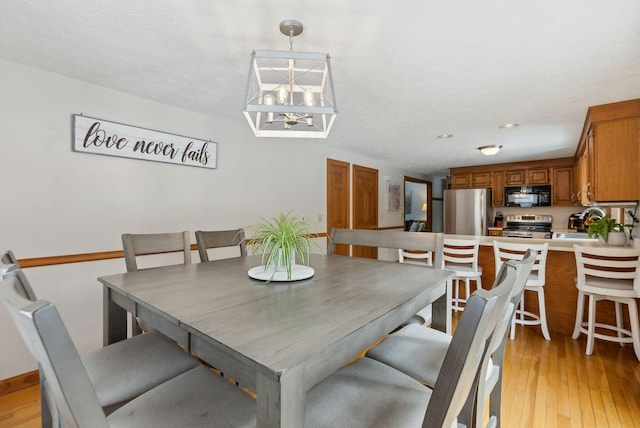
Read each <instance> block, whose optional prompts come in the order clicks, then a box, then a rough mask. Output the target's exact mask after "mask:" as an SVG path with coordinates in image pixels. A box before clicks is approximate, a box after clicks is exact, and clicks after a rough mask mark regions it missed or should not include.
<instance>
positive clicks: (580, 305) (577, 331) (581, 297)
mask: <svg viewBox="0 0 640 428" xmlns="http://www.w3.org/2000/svg"><path fill="white" fill-rule="evenodd" d="M583 314H584V293H583V292H582V291H578V308H577V309H576V324H575V325H574V327H573V334H572V335H571V338H572V339H577V338H578V337H580V329H581V328H582V322H583V321H582V317H583Z"/></svg>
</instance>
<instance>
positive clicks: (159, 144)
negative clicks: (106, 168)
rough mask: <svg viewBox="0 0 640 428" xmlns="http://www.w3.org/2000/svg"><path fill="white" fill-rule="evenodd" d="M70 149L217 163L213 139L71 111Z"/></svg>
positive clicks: (177, 161)
mask: <svg viewBox="0 0 640 428" xmlns="http://www.w3.org/2000/svg"><path fill="white" fill-rule="evenodd" d="M73 150H74V151H76V152H85V153H96V154H101V155H109V156H118V157H123V158H133V159H144V160H151V161H156V162H166V163H173V164H178V165H189V166H198V167H201V168H213V169H215V168H216V166H217V143H213V142H211V141H205V140H198V139H195V138H189V137H184V136H182V135H175V134H168V133H166V132H160V131H153V130H151V129H145V128H138V127H136V126H130V125H123V124H122V123H116V122H110V121H107V120H102V119H95V118H92V117H87V116H81V115H77V114H74V115H73Z"/></svg>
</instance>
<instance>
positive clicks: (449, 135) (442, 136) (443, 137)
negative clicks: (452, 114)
mask: <svg viewBox="0 0 640 428" xmlns="http://www.w3.org/2000/svg"><path fill="white" fill-rule="evenodd" d="M451 137H453V134H440V135H438V136H437V137H436V138H440V139H443V140H444V139H447V138H451Z"/></svg>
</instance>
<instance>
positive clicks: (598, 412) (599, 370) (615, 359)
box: [0, 327, 640, 428]
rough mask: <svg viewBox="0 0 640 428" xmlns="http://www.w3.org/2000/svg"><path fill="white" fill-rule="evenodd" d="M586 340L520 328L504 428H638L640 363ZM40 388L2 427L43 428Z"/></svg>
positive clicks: (1, 414) (4, 403) (4, 404)
mask: <svg viewBox="0 0 640 428" xmlns="http://www.w3.org/2000/svg"><path fill="white" fill-rule="evenodd" d="M585 344H586V341H585V338H584V336H582V337H580V339H578V340H573V339H571V337H569V336H563V335H559V334H554V333H552V334H551V341H550V342H548V341H546V340H544V339H543V338H542V334H541V333H540V331H539V329H536V328H533V327H527V328H523V327H518V330H517V333H516V339H515V340H513V341H508V342H507V349H506V353H505V373H504V374H505V376H504V385H503V402H502V418H503V419H502V420H503V424H502V426H503V427H505V428H509V427H551V428H552V427H558V428H566V427H598V428H603V427H611V428H613V427H624V428H630V427H638V428H640V362H638V360H637V359H636V357H635V354H634V352H633V348H632V347H631V346H625V347H620V346H618V345H617V344H614V343H608V342H602V341H598V340H596V345H595V350H594V353H593V355H591V356H588V355H585V353H584V350H585ZM38 394H39V390H38V387H37V386H34V387H30V388H26V389H23V390H20V391H17V392H14V393H11V394H7V395H3V396H0V427H38V426H40V419H39V418H40V415H39V406H40V401H39V396H38Z"/></svg>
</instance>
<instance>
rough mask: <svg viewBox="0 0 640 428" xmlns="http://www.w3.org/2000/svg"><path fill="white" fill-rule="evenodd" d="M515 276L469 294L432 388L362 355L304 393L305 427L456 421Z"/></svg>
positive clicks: (448, 423)
mask: <svg viewBox="0 0 640 428" xmlns="http://www.w3.org/2000/svg"><path fill="white" fill-rule="evenodd" d="M515 279H516V276H515V269H514V270H508V272H507V274H506V275H505V276H504V281H502V282H501V283H500V284H499V285H498V286H496V287H495V288H493V289H492V290H477V291H476V292H474V293H473V294H472V295H471V296H470V297H469V299H468V301H467V310H465V311H464V313H463V314H462V316H461V317H460V321H459V323H458V328H457V329H456V332H455V334H454V336H453V337H452V338H451V340H450V345H449V347H448V349H447V351H446V354H445V356H444V359H443V363H442V367H441V369H440V372H439V374H438V378H437V380H436V382H435V385H434V387H433V389H430V388H428V387H426V386H425V385H423V384H421V383H420V382H418V381H417V380H415V379H414V378H412V377H411V376H408V375H407V374H405V373H403V372H401V371H399V370H397V369H395V368H393V367H391V366H389V365H386V364H384V363H381V362H380V361H377V360H374V359H372V358H369V357H366V356H365V357H362V358H359V359H357V360H356V361H354V362H353V363H351V364H349V365H347V366H345V367H343V368H341V369H339V370H338V371H337V372H335V373H334V374H332V375H330V376H329V377H327V378H326V379H325V380H323V381H322V382H320V383H319V384H318V385H316V386H314V387H313V388H311V389H310V390H309V391H308V392H307V397H306V402H305V427H354V428H357V427H423V426H424V427H451V426H455V425H456V422H457V421H458V415H459V414H460V413H461V411H462V409H463V407H464V406H465V403H466V401H467V398H468V396H469V395H470V393H471V391H472V389H473V387H474V379H475V377H476V374H477V372H478V368H479V365H480V362H481V360H482V359H483V354H484V349H486V345H487V343H488V340H489V339H490V337H491V335H492V334H493V332H494V330H495V329H496V326H497V325H498V322H499V320H500V319H502V318H504V313H505V311H510V310H511V309H510V308H511V307H512V304H511V303H510V302H509V296H510V293H511V290H512V287H513V284H514V281H515ZM412 326H413V327H415V328H423V329H426V328H425V327H420V326H417V325H411V326H409V327H412ZM426 363H427V361H426V360H425V361H420V362H419V363H418V364H426ZM471 423H472V421H471V420H469V421H468V422H467V423H466V425H467V426H471Z"/></svg>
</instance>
